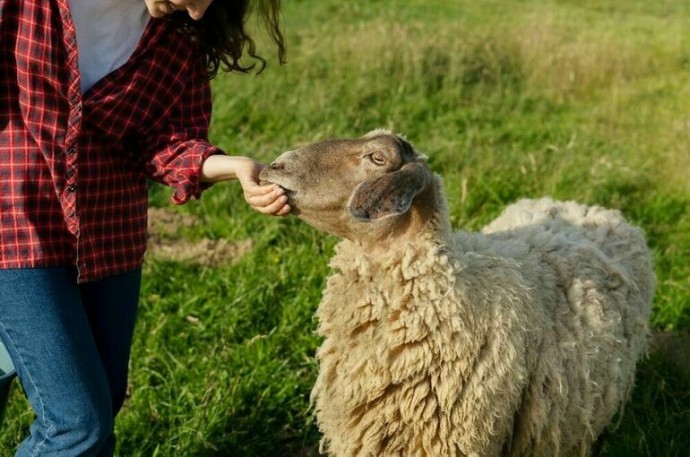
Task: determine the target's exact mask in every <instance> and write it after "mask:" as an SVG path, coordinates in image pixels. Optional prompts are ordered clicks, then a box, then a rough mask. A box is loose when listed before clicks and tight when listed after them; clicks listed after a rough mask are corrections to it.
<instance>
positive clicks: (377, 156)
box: [369, 152, 386, 165]
mask: <svg viewBox="0 0 690 457" xmlns="http://www.w3.org/2000/svg"><path fill="white" fill-rule="evenodd" d="M369 160H371V161H372V162H373V163H374V165H385V164H386V157H385V156H384V155H383V154H381V153H380V152H374V153H372V154H369Z"/></svg>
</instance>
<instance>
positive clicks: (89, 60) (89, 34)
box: [69, 0, 150, 93]
mask: <svg viewBox="0 0 690 457" xmlns="http://www.w3.org/2000/svg"><path fill="white" fill-rule="evenodd" d="M69 3H70V11H71V13H72V20H73V22H74V27H75V29H76V32H77V47H78V49H79V74H80V77H81V90H82V93H83V92H86V91H87V90H89V89H90V88H91V86H93V85H94V84H96V83H97V82H98V81H99V80H100V79H101V78H103V77H104V76H105V75H107V74H108V73H110V72H112V71H113V70H116V69H117V68H119V67H121V66H122V65H123V64H124V63H125V62H127V60H129V58H130V57H131V56H132V53H134V50H135V49H136V47H137V44H139V40H140V39H141V36H142V35H143V34H144V29H145V28H146V24H147V23H148V21H149V18H150V15H149V13H148V10H147V9H146V4H145V3H144V2H143V1H142V0H69Z"/></svg>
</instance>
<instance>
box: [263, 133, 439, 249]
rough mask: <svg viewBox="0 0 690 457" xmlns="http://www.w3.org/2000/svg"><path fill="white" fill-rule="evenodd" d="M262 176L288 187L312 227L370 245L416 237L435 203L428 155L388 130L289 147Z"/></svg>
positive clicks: (299, 213)
mask: <svg viewBox="0 0 690 457" xmlns="http://www.w3.org/2000/svg"><path fill="white" fill-rule="evenodd" d="M261 179H262V180H263V181H267V182H272V183H275V184H278V185H279V186H281V187H283V188H284V189H285V190H286V191H287V195H288V197H289V202H290V205H291V206H292V208H293V214H295V215H297V216H298V217H299V218H300V219H302V220H304V221H305V222H307V223H308V224H310V225H312V226H313V227H315V228H317V229H319V230H322V231H325V232H328V233H332V234H334V235H338V236H340V237H343V238H347V239H350V240H352V241H362V242H364V243H365V244H371V245H380V243H382V242H385V240H386V239H390V238H392V237H399V236H405V235H406V234H408V235H409V236H414V234H415V232H416V231H418V230H419V229H420V226H422V225H424V223H425V222H426V221H427V220H428V219H429V218H430V217H431V215H432V213H433V211H434V209H435V206H436V197H437V196H436V191H435V183H436V179H435V176H434V175H433V173H431V171H430V170H429V168H428V166H427V164H426V160H425V157H424V156H423V155H422V154H420V153H419V152H417V151H416V150H415V149H414V148H413V147H412V146H411V145H410V143H409V142H407V141H406V140H405V139H403V138H402V137H401V136H399V135H395V134H392V133H391V132H389V131H386V130H374V131H371V132H369V133H367V134H366V135H364V136H363V137H361V138H355V139H332V140H326V141H322V142H318V143H314V144H311V145H308V146H305V147H302V148H299V149H296V150H294V151H288V152H285V153H283V154H282V155H281V156H280V157H278V158H277V159H276V160H275V161H274V162H273V163H271V164H270V165H269V166H268V167H267V168H265V169H264V170H263V171H262V173H261Z"/></svg>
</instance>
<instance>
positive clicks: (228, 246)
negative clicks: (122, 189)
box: [147, 208, 254, 267]
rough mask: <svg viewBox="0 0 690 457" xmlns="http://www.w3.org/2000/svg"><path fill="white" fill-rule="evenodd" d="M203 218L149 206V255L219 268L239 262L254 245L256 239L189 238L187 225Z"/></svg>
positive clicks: (190, 225) (191, 224)
mask: <svg viewBox="0 0 690 457" xmlns="http://www.w3.org/2000/svg"><path fill="white" fill-rule="evenodd" d="M198 223H200V221H199V219H198V218H196V217H194V216H192V215H189V214H181V213H177V212H175V211H173V210H170V209H164V208H149V226H148V252H147V255H148V256H151V257H154V258H157V259H160V260H165V261H174V262H188V263H193V264H196V265H206V266H210V267H217V266H221V265H229V264H233V263H235V262H237V261H238V260H239V259H241V258H242V257H243V256H244V255H245V254H247V253H248V252H250V251H251V250H252V249H253V247H254V240H252V239H245V240H236V241H228V240H225V239H210V238H202V239H200V240H197V241H190V240H188V239H185V238H183V237H182V236H181V234H180V229H181V228H183V227H193V226H194V225H196V224H198Z"/></svg>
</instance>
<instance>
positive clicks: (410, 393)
mask: <svg viewBox="0 0 690 457" xmlns="http://www.w3.org/2000/svg"><path fill="white" fill-rule="evenodd" d="M436 179H437V181H438V182H437V183H436V186H437V194H438V197H439V201H441V202H442V204H441V205H440V207H439V208H438V210H437V215H436V217H435V218H434V219H433V220H432V223H431V224H429V226H428V227H427V230H426V231H425V232H424V233H421V234H420V235H419V236H417V237H416V238H415V240H414V241H412V242H407V244H405V245H399V246H395V247H393V248H391V249H390V250H388V251H387V253H386V255H385V256H383V257H380V256H375V255H372V254H371V253H369V252H366V251H365V250H364V249H363V248H362V246H361V245H359V244H357V243H355V242H351V241H348V240H343V241H341V242H340V243H339V244H338V246H337V247H336V254H335V256H334V257H333V259H332V260H331V264H330V265H331V267H332V268H333V273H332V275H331V276H330V277H329V278H328V281H327V286H326V289H325V291H324V293H323V299H322V302H321V304H320V305H319V308H318V311H317V317H318V319H319V328H318V332H319V334H320V335H321V336H323V338H324V340H323V344H322V346H321V347H320V349H319V350H318V353H317V359H318V361H319V364H320V370H319V375H318V379H317V381H316V383H315V385H314V388H313V391H312V400H313V402H314V405H315V410H316V417H317V422H318V425H319V428H320V430H321V431H322V433H323V436H324V438H323V440H322V451H323V452H326V453H328V454H330V455H334V456H338V457H347V456H377V457H378V456H384V457H385V456H399V457H415V456H434V457H445V456H449V457H450V456H496V455H510V456H557V455H583V456H584V455H588V454H589V453H590V452H591V446H592V443H593V441H594V440H595V439H596V438H597V437H598V436H599V435H600V434H601V432H602V431H603V430H604V429H605V428H606V426H607V425H608V424H609V423H610V422H611V420H612V418H613V417H614V416H615V414H616V413H617V412H619V411H620V410H621V408H622V406H623V405H624V403H625V401H626V399H627V397H628V394H629V392H630V391H631V389H632V387H633V382H634V377H635V365H636V362H637V361H638V360H639V359H640V357H641V356H643V355H644V353H645V351H646V347H647V341H648V332H649V331H648V317H649V309H650V302H651V297H652V291H653V274H652V269H651V261H650V256H649V252H648V249H647V247H646V243H645V240H644V236H643V233H642V232H641V230H639V229H637V228H633V227H631V226H629V225H628V224H627V223H626V222H625V221H624V219H623V218H622V216H621V215H620V213H618V212H617V211H611V210H605V209H602V208H598V207H587V206H583V205H579V204H576V203H571V202H568V203H561V202H556V201H553V200H551V199H541V200H536V201H535V200H522V201H520V202H518V203H516V204H514V205H512V206H510V207H509V208H507V209H506V211H505V212H504V213H503V215H501V216H500V217H499V218H498V219H497V220H495V221H494V222H493V223H491V224H490V225H489V226H487V227H486V228H485V229H484V231H483V233H465V232H458V233H454V234H453V233H451V231H450V228H449V222H448V213H447V209H446V205H445V199H444V198H443V196H442V191H441V184H440V179H439V178H436Z"/></svg>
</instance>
